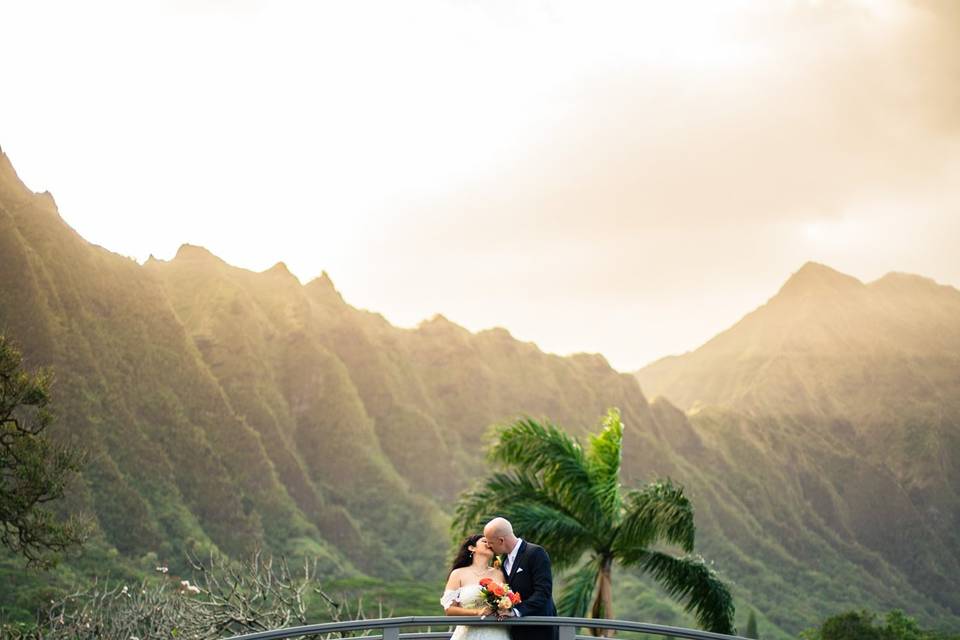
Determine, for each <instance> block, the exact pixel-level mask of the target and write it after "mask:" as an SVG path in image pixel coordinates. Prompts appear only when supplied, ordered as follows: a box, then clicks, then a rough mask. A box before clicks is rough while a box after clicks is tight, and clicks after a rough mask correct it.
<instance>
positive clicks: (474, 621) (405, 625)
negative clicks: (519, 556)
mask: <svg viewBox="0 0 960 640" xmlns="http://www.w3.org/2000/svg"><path fill="white" fill-rule="evenodd" d="M457 625H469V626H471V627H475V626H487V625H499V626H513V625H525V626H537V627H543V626H555V627H558V630H559V639H558V640H595V639H594V637H593V636H587V635H580V634H578V633H577V629H580V628H589V629H609V630H612V631H629V632H631V633H640V634H647V635H657V636H666V637H668V638H688V639H689V640H731V639H732V638H738V639H740V640H744V639H742V638H741V637H740V636H728V635H724V634H722V633H712V632H710V631H700V630H699V629H685V628H683V627H668V626H665V625H660V624H649V623H646V622H630V621H628V620H599V619H598V620H595V619H593V618H561V617H546V616H530V617H525V618H508V619H506V620H496V619H494V618H480V617H473V616H407V617H403V618H383V619H380V620H350V621H347V622H325V623H322V624H308V625H304V626H300V627H287V628H286V629H272V630H270V631H258V632H256V633H247V634H244V635H239V636H234V637H233V638H231V639H230V640H280V639H282V638H299V637H310V636H324V637H326V638H334V637H337V636H339V637H350V636H351V635H354V634H356V633H357V632H362V631H366V632H376V631H379V633H369V634H366V633H365V634H362V637H363V638H364V640H446V639H448V638H450V635H451V633H452V627H454V626H457ZM413 627H426V628H427V629H432V628H433V627H446V628H448V629H451V630H448V631H429V630H428V631H426V632H422V631H421V632H415V633H400V630H401V629H409V628H413ZM344 634H347V635H344Z"/></svg>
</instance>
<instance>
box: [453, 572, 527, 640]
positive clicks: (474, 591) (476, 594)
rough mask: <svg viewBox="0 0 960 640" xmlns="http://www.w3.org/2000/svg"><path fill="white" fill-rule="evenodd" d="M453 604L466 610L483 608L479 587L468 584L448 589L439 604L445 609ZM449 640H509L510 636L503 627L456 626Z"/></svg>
mask: <svg viewBox="0 0 960 640" xmlns="http://www.w3.org/2000/svg"><path fill="white" fill-rule="evenodd" d="M455 602H459V603H460V606H462V607H466V608H468V609H480V608H482V607H483V605H484V602H483V596H482V595H480V585H478V584H468V585H466V586H464V587H460V588H459V589H448V590H446V591H444V592H443V597H442V598H440V604H441V605H443V608H444V609H446V608H447V607H449V606H450V605H452V604H453V603H455ZM450 640H510V634H509V633H508V632H507V630H506V628H505V627H494V626H486V625H485V626H482V627H470V626H467V625H463V624H461V625H457V628H456V629H454V630H453V635H452V636H450Z"/></svg>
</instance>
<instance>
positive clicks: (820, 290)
mask: <svg viewBox="0 0 960 640" xmlns="http://www.w3.org/2000/svg"><path fill="white" fill-rule="evenodd" d="M863 287H864V284H863V283H862V282H860V281H859V280H857V279H856V278H854V277H853V276H848V275H847V274H845V273H840V272H839V271H837V270H836V269H832V268H830V267H828V266H827V265H824V264H820V263H819V262H807V263H806V264H804V265H803V266H802V267H800V269H799V270H798V271H796V272H795V273H794V274H793V275H791V276H790V278H789V279H788V280H787V281H786V283H785V284H784V285H783V287H781V288H780V292H779V293H778V294H777V295H778V296H784V295H785V296H796V295H820V294H824V293H837V292H840V291H854V290H858V289H862V288H863Z"/></svg>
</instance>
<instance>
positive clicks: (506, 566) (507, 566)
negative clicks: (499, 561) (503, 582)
mask: <svg viewBox="0 0 960 640" xmlns="http://www.w3.org/2000/svg"><path fill="white" fill-rule="evenodd" d="M521 544H523V539H521V538H517V544H515V545H513V550H512V551H510V553H508V554H507V560H506V562H504V563H503V571H504V573H506V574H507V578H510V570H511V569H513V563H514V562H515V561H516V559H517V554H518V553H520V545H521Z"/></svg>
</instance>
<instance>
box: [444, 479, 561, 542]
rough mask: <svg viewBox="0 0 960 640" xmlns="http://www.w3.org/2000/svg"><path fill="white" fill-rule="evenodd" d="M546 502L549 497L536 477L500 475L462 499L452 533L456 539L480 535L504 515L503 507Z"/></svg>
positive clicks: (476, 487) (463, 494) (464, 494)
mask: <svg viewBox="0 0 960 640" xmlns="http://www.w3.org/2000/svg"><path fill="white" fill-rule="evenodd" d="M545 498H547V496H546V494H545V492H544V490H543V487H542V485H541V484H540V482H539V480H538V479H537V478H536V477H534V476H530V475H527V474H521V473H517V474H512V473H496V474H494V475H492V476H491V477H490V478H489V479H488V480H487V481H486V482H483V483H481V484H478V485H476V486H474V487H473V488H471V489H468V490H467V491H465V492H464V493H462V494H461V495H460V499H459V500H458V501H457V506H456V508H455V511H454V519H453V522H452V523H451V530H452V532H453V534H454V535H455V536H462V535H466V534H467V533H471V532H476V531H477V530H479V529H480V528H482V527H483V525H484V524H486V523H487V522H489V521H490V520H491V519H492V518H494V517H496V516H497V515H500V514H499V511H500V509H501V506H502V505H506V504H510V503H512V502H527V501H539V500H543V499H545ZM491 514H492V515H491Z"/></svg>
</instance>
